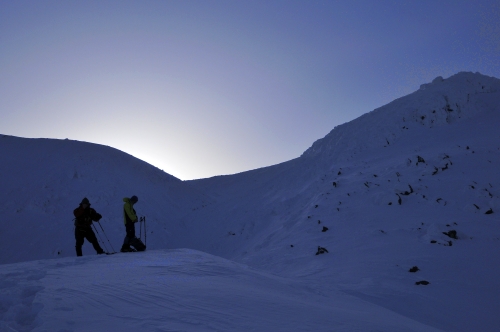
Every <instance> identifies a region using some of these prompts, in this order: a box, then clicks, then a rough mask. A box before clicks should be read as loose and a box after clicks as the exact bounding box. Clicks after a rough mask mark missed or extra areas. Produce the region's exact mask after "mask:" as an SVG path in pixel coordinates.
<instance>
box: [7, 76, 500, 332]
mask: <svg viewBox="0 0 500 332" xmlns="http://www.w3.org/2000/svg"><path fill="white" fill-rule="evenodd" d="M499 124H500V80H498V79H496V78H491V77H487V76H484V75H480V74H473V73H459V74H457V75H454V76H452V77H450V78H448V79H445V80H442V79H440V78H438V79H435V80H434V81H433V82H432V83H430V84H427V85H423V86H422V87H421V88H420V90H418V91H416V92H414V93H413V94H410V95H408V96H405V97H402V98H399V99H397V100H395V101H393V102H392V103H389V104H388V105H385V106H383V107H380V108H378V109H376V110H374V111H372V112H370V113H368V114H365V115H363V116H362V117H360V118H358V119H355V120H353V121H351V122H349V123H346V124H343V125H341V126H338V127H337V128H335V129H334V130H332V132H331V133H329V134H328V135H327V136H326V137H324V138H323V139H320V140H318V141H317V142H315V143H314V144H313V146H312V147H311V148H310V149H308V150H307V151H306V152H305V153H304V154H303V155H302V156H301V157H299V158H296V159H294V160H291V161H287V162H284V163H282V164H278V165H274V166H270V167H265V168H261V169H257V170H253V171H248V172H244V173H240V174H235V175H229V176H217V177H213V178H209V179H200V180H194V181H186V182H182V181H179V180H177V179H175V178H173V177H171V176H169V175H167V174H165V173H163V172H161V171H160V170H158V169H156V168H154V167H152V166H149V165H147V164H145V163H143V162H142V161H139V160H137V159H135V158H133V157H131V156H128V155H126V154H123V153H121V152H119V151H116V150H114V149H111V148H107V147H103V146H97V145H92V144H88V143H82V142H74V141H57V140H28V139H21V138H14V137H5V136H4V137H0V153H1V154H2V156H3V157H4V158H5V160H9V162H8V163H2V164H1V166H0V174H1V175H0V176H2V184H3V190H2V191H1V192H0V213H1V214H2V216H3V218H2V223H1V224H0V227H1V229H0V230H1V232H0V236H1V243H0V248H1V249H2V253H3V255H2V256H1V262H3V263H9V262H17V261H27V260H32V259H39V258H48V257H59V256H60V257H68V256H73V255H74V238H73V234H72V223H71V219H72V216H71V212H72V209H73V208H75V207H76V205H77V204H78V202H79V201H80V200H81V198H82V197H83V196H87V197H88V198H89V199H90V200H91V202H92V204H93V205H92V206H93V207H95V208H96V209H97V210H98V211H99V212H100V213H102V214H103V216H104V219H103V221H102V225H103V226H104V227H105V229H106V232H107V233H108V235H109V236H110V239H111V242H112V243H113V245H114V246H115V249H116V248H117V247H119V246H120V244H121V241H122V239H123V236H124V230H123V224H122V220H121V207H122V202H121V198H122V197H124V196H130V195H133V194H135V195H138V196H139V203H138V205H137V210H138V212H139V214H143V215H146V216H147V217H148V248H149V249H151V250H154V249H176V248H191V249H195V250H200V251H203V252H206V253H209V254H212V255H216V256H221V257H224V258H226V259H230V260H233V261H235V262H238V263H239V264H243V266H245V265H248V266H251V267H252V268H254V269H259V270H263V271H266V273H268V274H277V275H280V276H281V277H286V278H290V279H292V280H294V282H295V281H297V282H299V283H301V284H307V285H308V287H309V288H308V289H309V290H310V291H311V292H313V293H316V294H319V295H320V296H324V297H326V298H332V297H334V296H338V294H339V293H342V294H347V295H349V296H350V297H355V298H357V299H359V300H361V301H365V302H369V303H371V304H373V305H376V306H378V307H383V308H385V309H388V310H389V311H391V312H395V313H397V314H399V315H402V316H404V317H407V318H409V319H411V320H413V321H417V322H420V323H422V324H425V325H426V326H427V327H428V329H427V328H426V327H425V326H424V327H419V328H417V327H415V326H413V327H409V328H408V327H407V330H409V331H416V330H422V331H425V330H431V328H430V326H432V327H435V328H437V329H442V330H446V331H473V330H481V331H495V330H496V327H498V326H500V320H499V318H498V317H497V312H499V310H500V307H499V303H498V298H500V268H499V266H498V264H496V263H495V262H497V261H498V260H499V255H500V254H499V253H500V250H499V249H500V220H499V216H500V174H499V172H498V167H499V165H500V143H499V142H500V134H499V133H498V127H499ZM318 246H320V247H322V248H325V249H326V250H327V251H328V252H327V253H323V254H318V255H316V253H318ZM93 254H94V252H93V250H92V248H90V246H89V245H88V244H87V245H85V246H84V255H85V256H88V255H93ZM183 255H184V254H183ZM188 255H190V254H188ZM108 258H109V259H112V258H113V256H110V257H108ZM108 258H106V259H108ZM65 259H69V258H65ZM170 259H175V258H170ZM183 259H186V258H185V257H184V256H183ZM193 259H194V258H193ZM188 261H189V259H188ZM111 262H112V261H110V263H111ZM89 264H94V263H90V261H89ZM134 264H135V263H134ZM221 264H222V263H221ZM224 264H225V263H224ZM89 266H90V265H89ZM414 266H417V267H418V270H417V272H409V270H410V268H412V267H414ZM207 273H209V272H207ZM210 273H211V272H210ZM421 281H426V282H429V284H428V285H422V284H419V285H416V283H417V282H421ZM308 305H309V304H308ZM337 313H338V312H337ZM341 321H342V318H341V317H339V322H341ZM330 323H331V322H330ZM30 324H31V323H30ZM405 324H406V323H405ZM310 326H311V325H310ZM335 326H336V327H337V328H339V326H337V325H335ZM368 326H369V323H368ZM373 326H375V325H373ZM401 326H402V325H398V326H397V327H394V326H393V327H388V326H386V327H385V328H384V327H382V330H391V331H399V330H402V329H401ZM405 326H407V325H405ZM350 328H351V330H352V329H353V325H349V326H348V327H346V328H345V330H350ZM357 328H359V330H362V331H364V330H367V331H368V330H369V329H367V327H366V325H363V327H362V328H360V327H359V326H358V327H357ZM328 330H329V329H328V327H325V331H328ZM403 330H404V329H403Z"/></svg>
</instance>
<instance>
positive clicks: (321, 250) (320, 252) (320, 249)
mask: <svg viewBox="0 0 500 332" xmlns="http://www.w3.org/2000/svg"><path fill="white" fill-rule="evenodd" d="M324 253H328V250H326V248H323V247H320V246H318V251H317V252H316V255H319V254H324Z"/></svg>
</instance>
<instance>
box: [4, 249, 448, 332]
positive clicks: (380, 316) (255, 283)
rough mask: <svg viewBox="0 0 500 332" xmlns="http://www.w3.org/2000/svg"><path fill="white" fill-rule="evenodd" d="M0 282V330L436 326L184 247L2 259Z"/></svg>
mask: <svg viewBox="0 0 500 332" xmlns="http://www.w3.org/2000/svg"><path fill="white" fill-rule="evenodd" d="M1 280H2V281H1V282H0V285H1V286H2V287H1V288H0V304H1V308H2V311H1V312H0V317H1V318H2V320H1V321H0V331H59V332H62V331H75V332H76V331H124V332H126V331H196V332H198V331H332V330H334V331H394V332H396V331H397V332H399V331H438V330H437V329H434V328H432V327H430V326H426V325H424V324H421V323H419V322H417V321H414V320H411V319H408V318H406V317H404V316H401V315H398V314H396V313H394V312H392V311H390V310H387V309H384V308H382V307H379V306H376V305H373V304H370V303H368V302H365V301H362V300H359V299H357V298H355V297H353V296H350V295H346V294H343V293H341V292H337V293H336V294H335V296H331V297H326V296H323V295H322V294H319V293H317V292H316V291H315V289H314V288H311V287H308V286H307V285H304V284H301V283H299V282H297V281H295V280H293V279H289V278H283V277H278V276H275V275H272V274H269V273H265V272H261V271H257V270H253V269H249V268H247V267H246V266H243V265H240V264H237V263H234V262H232V261H228V260H225V259H222V258H220V257H215V256H212V255H209V254H206V253H202V252H196V251H192V250H173V251H171V250H164V251H151V252H147V253H137V254H117V255H113V256H104V257H103V256H100V257H96V256H87V257H83V258H63V259H58V260H45V261H34V262H29V263H20V264H14V265H4V266H3V267H2V279H1ZM7 295H8V296H7Z"/></svg>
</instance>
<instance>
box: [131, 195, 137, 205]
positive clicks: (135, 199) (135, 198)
mask: <svg viewBox="0 0 500 332" xmlns="http://www.w3.org/2000/svg"><path fill="white" fill-rule="evenodd" d="M130 201H131V202H132V203H137V202H138V201H139V198H137V196H135V195H134V196H132V197H130Z"/></svg>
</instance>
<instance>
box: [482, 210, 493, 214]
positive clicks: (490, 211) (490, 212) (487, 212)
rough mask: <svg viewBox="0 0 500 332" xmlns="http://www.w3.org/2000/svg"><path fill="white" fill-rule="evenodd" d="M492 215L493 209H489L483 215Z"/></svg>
mask: <svg viewBox="0 0 500 332" xmlns="http://www.w3.org/2000/svg"><path fill="white" fill-rule="evenodd" d="M492 213H493V209H489V210H488V211H486V212H485V213H484V214H492Z"/></svg>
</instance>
